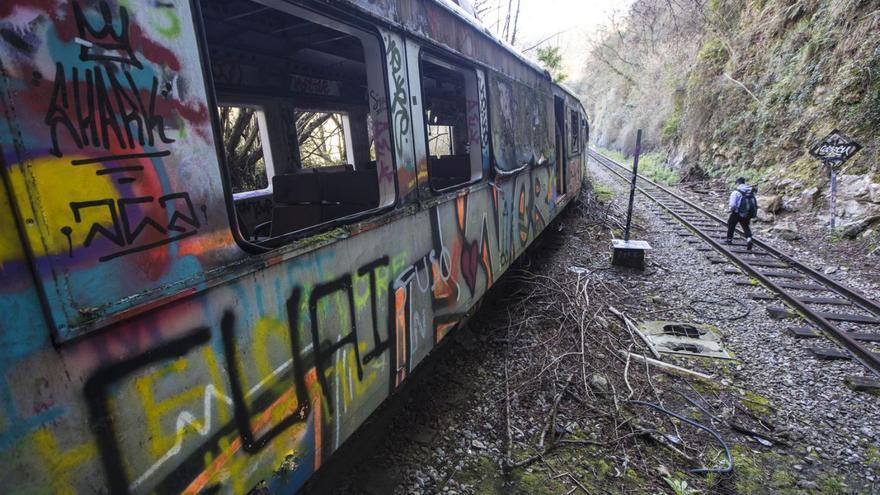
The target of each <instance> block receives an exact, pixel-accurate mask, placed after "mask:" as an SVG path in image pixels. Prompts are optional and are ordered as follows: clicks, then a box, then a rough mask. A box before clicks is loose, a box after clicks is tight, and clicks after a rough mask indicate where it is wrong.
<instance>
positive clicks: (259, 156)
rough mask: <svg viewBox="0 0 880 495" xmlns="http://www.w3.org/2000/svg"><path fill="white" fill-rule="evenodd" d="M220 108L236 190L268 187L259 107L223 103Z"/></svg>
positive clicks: (225, 142)
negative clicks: (258, 114) (224, 104)
mask: <svg viewBox="0 0 880 495" xmlns="http://www.w3.org/2000/svg"><path fill="white" fill-rule="evenodd" d="M219 110H220V124H221V126H222V129H223V144H224V151H225V152H226V164H227V167H228V169H229V174H230V178H231V179H232V192H236V193H237V192H242V191H253V190H256V189H263V188H265V187H268V185H269V184H268V179H267V178H266V162H265V160H264V159H263V145H262V143H261V142H260V127H259V124H258V119H257V113H256V110H255V109H253V108H249V107H233V106H221V107H220V108H219Z"/></svg>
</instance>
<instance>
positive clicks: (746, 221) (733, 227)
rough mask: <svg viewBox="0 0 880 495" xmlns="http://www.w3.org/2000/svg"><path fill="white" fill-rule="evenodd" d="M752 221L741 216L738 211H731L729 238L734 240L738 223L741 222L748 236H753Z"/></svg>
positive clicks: (728, 220)
mask: <svg viewBox="0 0 880 495" xmlns="http://www.w3.org/2000/svg"><path fill="white" fill-rule="evenodd" d="M751 222H752V220H751V219H750V218H743V217H741V216H739V214H738V213H737V212H735V211H734V212H731V213H730V218H728V219H727V239H728V240H733V232H734V231H735V230H736V224H737V223H739V224H740V225H741V226H742V228H743V232H745V233H746V237H749V238H751V237H752V227H751V226H750V225H749V224H750V223H751Z"/></svg>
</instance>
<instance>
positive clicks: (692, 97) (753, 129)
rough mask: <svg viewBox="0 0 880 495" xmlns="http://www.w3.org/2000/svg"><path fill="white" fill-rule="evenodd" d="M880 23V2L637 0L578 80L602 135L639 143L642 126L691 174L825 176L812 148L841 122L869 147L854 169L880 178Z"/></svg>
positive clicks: (655, 145) (650, 141)
mask: <svg viewBox="0 0 880 495" xmlns="http://www.w3.org/2000/svg"><path fill="white" fill-rule="evenodd" d="M878 26H880V17H878V15H877V7H876V3H875V2H865V1H833V2H791V1H785V2H783V1H780V0H710V1H709V2H704V3H701V4H676V3H675V2H672V3H670V2H665V1H663V0H635V2H634V3H633V4H632V6H631V8H630V10H629V12H628V14H627V16H626V18H625V19H623V20H622V22H620V23H619V24H617V25H616V29H610V30H609V32H608V33H607V36H606V37H605V38H604V39H601V40H600V41H599V42H597V43H596V45H595V47H594V48H593V49H592V51H591V52H590V55H589V57H588V59H587V62H586V64H585V66H586V67H591V68H594V67H599V68H601V70H598V69H597V70H592V69H591V70H590V71H589V72H587V73H585V75H584V76H583V78H582V80H581V81H579V83H578V84H576V86H577V87H578V89H579V90H580V92H581V94H583V95H584V96H586V97H587V98H586V99H585V101H586V102H587V104H588V105H589V108H588V113H589V114H590V115H591V128H592V129H593V130H594V131H593V135H594V137H595V138H596V142H601V143H603V145H604V146H606V147H608V148H612V149H620V150H631V149H632V147H633V144H634V143H633V140H634V134H635V132H634V129H638V128H641V129H643V130H644V135H643V149H645V150H648V151H658V150H662V152H661V155H662V156H670V157H675V159H674V163H673V166H674V167H675V169H676V170H677V172H678V175H680V176H682V177H686V178H687V177H692V176H694V177H705V176H708V177H710V178H719V179H722V180H728V181H729V180H732V179H734V178H736V177H738V176H742V177H745V178H746V179H747V180H748V181H749V182H752V183H765V184H766V183H769V182H773V181H775V180H776V179H781V178H792V179H795V180H797V181H799V182H800V183H801V184H802V185H803V186H804V187H810V186H815V185H819V184H824V182H825V181H826V179H825V172H824V171H823V170H822V169H821V167H819V166H817V163H816V160H814V159H812V158H811V157H810V156H809V155H808V150H809V148H810V146H811V145H812V144H813V143H815V142H816V141H818V140H819V139H821V138H822V137H824V136H825V135H826V134H827V133H828V132H829V131H830V130H831V129H833V128H835V127H836V128H839V129H841V130H842V131H843V132H845V133H846V134H847V135H849V136H850V137H852V138H853V139H855V140H856V141H858V142H859V143H861V144H862V146H863V149H862V151H861V152H860V153H858V154H857V155H856V156H855V157H853V159H852V160H851V161H850V162H848V164H847V167H848V169H847V173H850V174H866V173H872V174H875V175H876V174H878V173H877V164H878V163H880V132H878V130H880V51H878V50H876V47H877V46H878V44H880V29H878ZM646 32H650V33H651V35H650V36H645V35H644V33H646ZM645 162H646V163H645V167H644V171H645V173H646V175H649V174H650V173H651V172H653V173H656V174H657V176H658V180H663V179H665V180H666V181H669V180H672V179H673V177H669V176H666V175H665V173H666V172H665V170H666V169H668V168H669V167H661V168H660V169H659V170H657V171H651V170H650V166H649V165H648V163H649V162H650V160H649V159H647V155H646V160H645ZM663 162H664V160H662V159H661V160H659V163H663Z"/></svg>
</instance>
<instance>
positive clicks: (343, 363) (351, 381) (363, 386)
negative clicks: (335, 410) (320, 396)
mask: <svg viewBox="0 0 880 495" xmlns="http://www.w3.org/2000/svg"><path fill="white" fill-rule="evenodd" d="M358 352H359V353H360V355H362V356H363V355H364V354H365V353H367V352H369V347H368V346H367V344H366V343H363V342H359V343H358ZM340 356H342V357H340ZM371 364H372V363H371ZM378 369H379V366H366V367H365V368H364V378H363V379H362V380H361V379H358V377H357V360H356V358H355V355H354V352H351V351H348V350H346V351H343V350H340V351H339V352H338V353H337V354H336V362H335V363H334V366H333V367H331V368H327V370H325V373H324V376H325V377H327V380H328V381H331V379H332V378H333V374H334V373H335V374H337V375H339V389H340V390H339V397H340V399H341V400H342V410H343V411H346V410H348V409H349V408H350V407H351V405H352V404H353V403H354V401H355V399H357V398H358V397H361V396H363V395H364V394H365V393H366V392H367V391H368V390H369V389H370V388H371V387H372V386H373V384H374V383H375V382H376V380H378V379H379V373H378V371H377V370H378ZM328 399H329V398H328ZM337 407H338V406H337Z"/></svg>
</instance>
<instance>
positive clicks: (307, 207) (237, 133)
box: [201, 0, 395, 247]
mask: <svg viewBox="0 0 880 495" xmlns="http://www.w3.org/2000/svg"><path fill="white" fill-rule="evenodd" d="M201 4H202V12H203V19H204V25H205V38H206V41H207V48H208V53H209V57H210V61H211V67H212V75H213V80H214V86H215V89H216V91H217V93H218V95H221V96H220V97H219V99H220V106H219V108H218V114H219V122H220V127H221V138H222V140H223V143H222V148H223V150H224V155H225V158H226V160H225V163H226V167H227V174H228V177H229V178H230V183H231V189H232V192H233V201H234V204H235V215H236V223H237V224H238V228H239V230H240V233H241V235H242V237H243V238H245V239H246V240H249V241H251V242H256V243H259V244H262V245H264V246H267V247H274V246H276V245H279V244H281V243H283V242H285V240H286V239H288V238H290V235H289V234H294V233H296V234H300V233H306V232H315V231H317V230H319V229H320V228H322V227H329V226H332V225H335V224H338V223H344V222H349V221H357V220H359V219H361V218H362V217H363V216H364V215H365V214H367V213H369V212H374V211H377V210H378V209H380V208H381V207H383V206H387V205H390V204H392V203H393V202H394V197H395V192H394V183H393V178H392V179H390V180H389V181H384V183H383V184H380V175H381V173H380V167H379V166H377V152H376V144H375V143H376V139H375V138H374V127H377V128H379V126H377V125H376V122H377V121H381V122H383V125H382V126H381V129H383V131H382V132H385V133H387V132H388V131H387V128H388V127H387V125H385V123H387V120H388V119H387V115H382V112H385V113H386V114H387V108H385V107H384V106H383V105H370V98H369V96H368V95H371V94H372V95H382V94H385V85H384V80H383V78H384V68H383V62H382V48H381V45H380V42H379V39H378V37H377V36H376V35H374V34H371V33H368V32H365V31H362V30H360V29H357V28H354V27H352V26H349V25H346V24H343V23H340V22H337V21H334V20H330V19H326V18H324V17H322V16H320V15H318V14H315V13H313V12H311V11H307V10H304V9H301V8H299V7H295V6H293V5H288V4H284V5H281V4H279V7H278V9H281V10H275V9H272V8H266V7H264V6H261V5H258V4H257V3H255V2H252V1H249V0H219V1H218V0H210V1H209V0H202V2H201ZM230 101H234V102H240V101H247V102H250V101H256V102H259V103H260V104H259V106H255V105H238V106H235V105H231V104H229V103H226V104H225V105H224V102H230ZM380 142H387V135H383V137H382V140H381V141H380ZM378 160H379V161H380V162H381V163H382V169H383V170H384V169H388V168H391V169H392V170H393V164H392V163H391V162H390V158H389V157H388V156H387V154H383V155H381V156H379V157H378ZM385 175H386V176H390V177H393V174H390V175H389V174H387V173H386V174H385Z"/></svg>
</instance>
